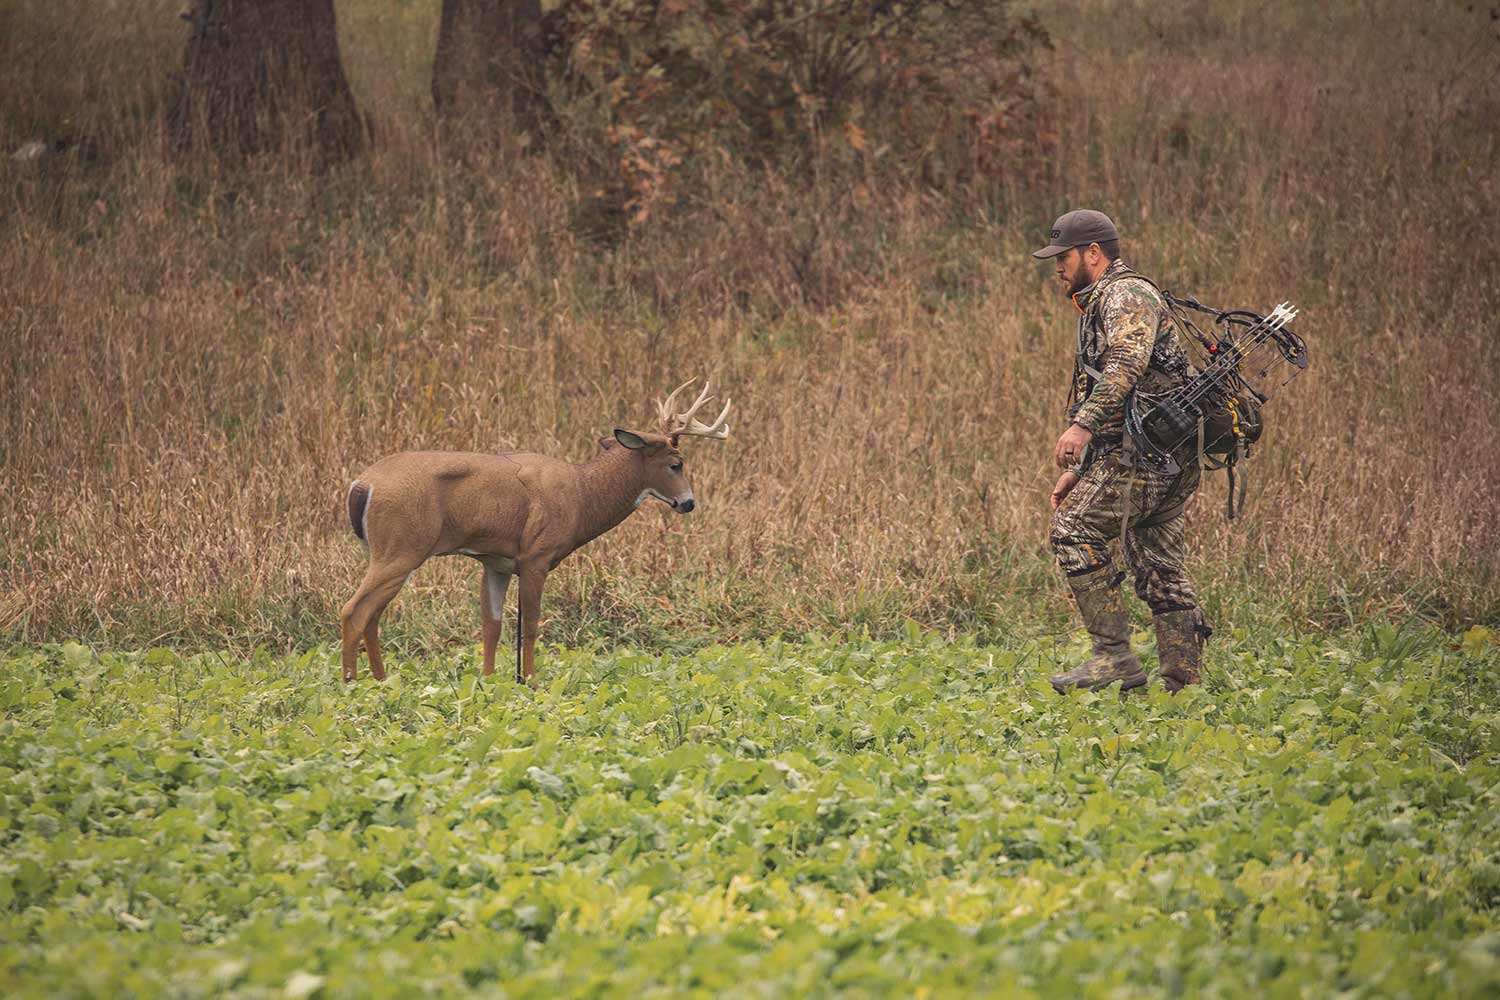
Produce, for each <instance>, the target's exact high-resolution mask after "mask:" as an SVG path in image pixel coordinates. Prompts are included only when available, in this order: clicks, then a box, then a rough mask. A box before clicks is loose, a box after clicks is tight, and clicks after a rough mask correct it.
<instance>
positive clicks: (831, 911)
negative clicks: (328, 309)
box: [0, 627, 1500, 997]
mask: <svg viewBox="0 0 1500 1000" xmlns="http://www.w3.org/2000/svg"><path fill="white" fill-rule="evenodd" d="M1138 638H1147V639H1148V640H1149V637H1139V636H1138ZM1144 645H1145V648H1146V649H1147V650H1149V649H1150V646H1149V641H1148V642H1146V643H1145V644H1144ZM1080 654H1081V649H1080V647H1078V646H1077V645H1076V644H1061V645H1058V644H1053V643H1051V642H1022V641H1021V640H1017V642H1016V644H1014V645H1009V646H998V647H981V646H976V645H974V644H972V643H967V642H963V641H959V642H949V641H945V640H942V639H939V638H937V637H935V636H929V635H925V634H922V633H920V632H919V631H918V630H917V629H916V628H915V627H913V628H911V629H909V630H908V633H907V635H906V637H905V639H904V640H902V641H899V642H889V643H876V642H870V641H863V640H859V639H851V640H845V641H840V642H832V641H808V642H804V643H799V644H796V645H791V644H786V645H780V644H776V643H769V644H764V645H746V646H736V647H710V648H706V649H702V650H700V651H698V652H696V653H692V654H689V655H682V656H655V655H645V654H635V653H628V652H611V653H600V652H598V651H569V650H551V651H548V652H547V653H545V654H544V657H543V660H542V670H543V672H542V675H541V676H542V680H543V684H544V686H543V688H542V689H540V690H537V691H532V690H529V689H525V688H520V687H518V686H516V685H515V684H513V683H511V682H509V681H507V680H504V679H503V678H502V677H500V676H498V675H497V676H496V677H493V678H487V679H486V678H478V677H476V676H475V673H474V669H473V658H472V656H471V655H469V654H468V653H465V654H463V655H456V654H455V655H453V656H449V657H444V656H437V657H431V658H427V659H414V660H411V659H409V660H405V661H400V660H398V661H397V662H395V664H394V666H395V672H394V674H393V676H392V678H391V679H390V680H389V681H387V682H386V683H384V684H380V685H377V684H374V683H372V682H370V681H368V680H366V681H363V682H361V683H359V684H357V685H355V686H352V687H344V686H343V685H342V684H340V683H339V682H338V681H337V679H336V675H337V672H338V671H337V664H336V659H337V657H336V651H329V650H326V649H320V650H316V651H313V652H311V653H307V654H305V655H296V656H290V657H278V656H273V655H271V654H268V653H257V654H255V655H251V656H248V657H247V656H243V655H237V656H232V655H228V654H223V655H218V654H214V653H203V654H197V655H184V654H182V653H177V652H172V651H168V650H164V649H157V650H149V651H142V652H102V653H100V652H95V651H92V650H90V649H87V648H85V647H83V646H79V645H74V644H70V645H66V646H60V647H46V648H32V649H22V650H18V651H13V652H12V653H11V654H9V655H8V656H7V657H6V658H5V660H4V666H3V673H0V711H3V721H0V847H3V851H0V992H3V993H4V994H6V995H9V996H111V997H118V996H128V995H138V996H144V995H153V996H154V995H168V996H183V997H188V996H202V995H226V994H227V995H234V996H245V997H251V996H290V997H308V996H315V995H316V996H325V997H355V996H359V997H379V996H410V995H415V994H422V993H445V994H447V993H464V992H468V991H474V992H479V993H487V994H490V995H504V996H537V997H541V996H547V997H551V996H557V995H581V996H621V997H623V996H695V995H701V996H708V995H727V996H765V997H772V996H777V997H779V996H786V995H814V996H816V995H830V994H835V993H838V994H842V995H851V996H862V995H899V996H960V995H973V994H976V993H980V994H986V995H1001V996H1064V995H1073V994H1074V992H1075V991H1082V992H1084V993H1086V994H1089V995H1110V996H1130V995H1161V994H1175V993H1183V994H1190V995H1198V996H1204V995H1207V996H1214V995H1246V994H1252V995H1264V996H1327V995H1330V994H1331V993H1332V992H1334V991H1337V990H1346V991H1350V993H1351V994H1352V995H1394V996H1400V995H1446V996H1486V995H1488V996H1493V995H1495V991H1496V990H1497V989H1500V911H1497V907H1500V801H1497V796H1500V744H1497V731H1500V714H1497V711H1496V708H1495V706H1496V704H1497V699H1496V695H1497V687H1500V684H1497V680H1496V678H1497V676H1500V653H1497V650H1496V646H1495V643H1494V641H1493V640H1492V638H1491V636H1490V635H1489V633H1488V632H1486V631H1485V630H1484V629H1479V628H1475V629H1472V630H1470V631H1469V632H1468V633H1467V634H1463V635H1451V636H1445V635H1441V634H1438V633H1432V632H1407V631H1393V630H1389V629H1377V630H1371V631H1366V632H1359V633H1355V632H1350V633H1344V634H1340V635H1335V636H1333V637H1328V638H1321V639H1308V640H1297V641H1291V640H1286V641H1275V640H1266V641H1258V640H1253V639H1251V638H1248V637H1246V636H1244V635H1237V636H1224V637H1221V638H1220V639H1216V640H1215V643H1214V647H1213V657H1212V662H1213V666H1214V672H1213V676H1212V677H1211V678H1210V682H1209V684H1208V685H1207V686H1205V687H1203V688H1199V689H1193V690H1190V691H1188V692H1187V693H1185V694H1184V695H1181V696H1178V697H1176V698H1172V697H1169V696H1168V695H1166V694H1165V693H1163V692H1162V691H1161V690H1160V688H1159V686H1156V685H1153V686H1152V688H1151V689H1150V691H1149V693H1147V694H1144V695H1139V696H1132V697H1131V698H1128V699H1123V700H1122V699H1120V698H1119V697H1118V696H1117V695H1113V694H1111V695H1109V696H1106V697H1100V696H1094V695H1083V696H1074V697H1071V698H1059V697H1057V696H1056V695H1054V694H1053V693H1052V691H1051V689H1050V688H1049V687H1047V685H1046V681H1045V678H1046V676H1047V675H1048V674H1049V673H1050V672H1051V671H1052V670H1055V669H1056V668H1057V667H1058V666H1059V664H1063V663H1067V662H1070V661H1073V660H1075V659H1076V658H1077V657H1078V656H1079V655H1080Z"/></svg>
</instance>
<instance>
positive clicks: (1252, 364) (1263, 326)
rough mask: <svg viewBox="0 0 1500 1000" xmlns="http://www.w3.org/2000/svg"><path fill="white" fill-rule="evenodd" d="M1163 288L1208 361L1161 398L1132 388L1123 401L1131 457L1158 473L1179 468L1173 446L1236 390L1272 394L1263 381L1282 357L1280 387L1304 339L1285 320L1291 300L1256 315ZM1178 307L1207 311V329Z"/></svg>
mask: <svg viewBox="0 0 1500 1000" xmlns="http://www.w3.org/2000/svg"><path fill="white" fill-rule="evenodd" d="M1162 294H1163V296H1164V298H1165V299H1166V302H1167V308H1168V309H1169V310H1171V313H1172V318H1173V321H1174V322H1175V323H1177V325H1178V326H1179V328H1185V329H1186V331H1187V332H1188V333H1189V334H1191V335H1192V336H1193V337H1194V338H1195V339H1196V340H1197V342H1198V344H1199V345H1200V346H1201V347H1202V348H1203V350H1204V352H1205V353H1206V356H1207V361H1206V363H1205V364H1204V365H1203V368H1202V370H1201V371H1199V372H1198V373H1197V374H1196V375H1193V376H1192V377H1191V378H1189V379H1188V380H1187V381H1186V382H1184V383H1183V384H1182V385H1180V386H1178V387H1177V388H1176V389H1173V390H1172V391H1171V392H1168V393H1167V394H1166V395H1164V396H1161V397H1160V398H1156V399H1147V398H1142V397H1140V396H1138V395H1137V394H1136V393H1134V392H1132V393H1131V394H1130V396H1129V397H1128V398H1127V399H1126V401H1125V433H1126V434H1127V435H1129V437H1130V439H1131V443H1132V444H1133V445H1134V447H1135V453H1136V461H1138V462H1141V463H1144V464H1145V465H1146V466H1148V467H1149V468H1151V469H1152V470H1153V471H1156V472H1159V473H1161V474H1163V475H1175V474H1176V473H1177V472H1178V471H1180V468H1181V467H1180V466H1179V465H1178V463H1177V460H1176V459H1175V458H1174V457H1173V453H1174V452H1176V451H1177V450H1178V449H1180V448H1181V447H1182V446H1183V445H1184V444H1185V443H1186V442H1187V440H1188V439H1189V438H1191V437H1194V436H1196V435H1197V434H1198V432H1199V426H1200V424H1201V422H1202V421H1203V419H1204V417H1205V416H1206V415H1208V414H1211V413H1215V412H1221V411H1222V410H1223V409H1224V408H1225V407H1227V406H1229V405H1230V404H1231V401H1232V400H1233V399H1234V397H1235V396H1236V395H1237V394H1238V393H1239V392H1241V390H1243V391H1245V392H1248V393H1249V394H1250V395H1251V396H1253V397H1254V398H1255V399H1256V401H1257V402H1260V403H1264V402H1265V401H1266V400H1267V399H1269V398H1270V395H1271V388H1272V387H1268V386H1267V384H1266V381H1267V378H1268V377H1269V375H1270V372H1271V369H1272V367H1273V366H1277V367H1279V363H1281V362H1285V363H1286V364H1289V365H1291V366H1292V369H1293V370H1292V373H1291V374H1290V375H1288V376H1287V377H1286V378H1285V379H1283V380H1282V381H1281V382H1280V383H1278V384H1277V385H1276V386H1275V387H1274V388H1278V389H1279V388H1280V387H1281V386H1283V385H1285V384H1286V383H1287V382H1290V381H1291V380H1292V379H1293V378H1295V377H1297V375H1299V374H1300V373H1301V372H1302V371H1303V370H1304V369H1305V368H1307V345H1306V344H1305V343H1303V341H1302V338H1301V337H1298V336H1297V335H1296V334H1295V333H1293V332H1292V330H1291V328H1290V327H1289V326H1288V325H1287V324H1288V323H1290V322H1291V321H1292V320H1293V319H1294V318H1295V317H1296V315H1297V310H1296V309H1294V308H1292V306H1291V304H1290V303H1287V302H1283V303H1281V305H1279V306H1277V307H1276V308H1275V309H1272V310H1271V312H1270V313H1269V314H1267V315H1265V316H1262V315H1260V314H1259V313H1255V312H1251V311H1249V310H1248V309H1214V308H1212V307H1210V306H1205V305H1203V304H1202V303H1200V302H1199V301H1198V300H1197V299H1193V298H1185V299H1179V298H1177V297H1175V296H1173V295H1172V294H1171V293H1170V292H1163V293H1162ZM1179 306H1181V307H1185V308H1188V309H1193V310H1196V311H1197V312H1201V313H1206V314H1208V315H1209V316H1212V317H1213V326H1214V329H1215V333H1214V335H1213V336H1210V335H1208V334H1205V333H1204V332H1203V331H1202V330H1200V329H1199V328H1198V327H1197V325H1196V324H1194V323H1193V322H1192V320H1191V319H1189V318H1187V317H1186V316H1183V315H1182V313H1181V311H1180V310H1179V308H1178V307H1179ZM1257 365H1258V366H1259V367H1258V369H1257ZM1252 380H1253V381H1252Z"/></svg>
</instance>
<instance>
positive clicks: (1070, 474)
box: [1050, 469, 1078, 510]
mask: <svg viewBox="0 0 1500 1000" xmlns="http://www.w3.org/2000/svg"><path fill="white" fill-rule="evenodd" d="M1077 485H1078V473H1076V472H1074V471H1073V470H1072V469H1069V470H1068V471H1067V472H1064V473H1063V474H1062V475H1061V476H1060V477H1059V478H1058V480H1057V485H1056V486H1054V487H1052V496H1051V498H1050V500H1051V503H1052V509H1053V510H1056V509H1057V508H1059V507H1061V506H1062V502H1063V501H1064V500H1066V499H1067V498H1068V494H1069V493H1072V492H1073V487H1075V486H1077Z"/></svg>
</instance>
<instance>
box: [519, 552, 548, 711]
mask: <svg viewBox="0 0 1500 1000" xmlns="http://www.w3.org/2000/svg"><path fill="white" fill-rule="evenodd" d="M520 575H521V593H520V601H519V604H520V614H521V639H520V641H521V676H520V677H518V678H517V680H519V681H521V682H523V683H525V684H531V683H533V678H534V677H535V676H536V637H537V633H538V632H539V631H540V630H539V628H538V626H539V625H540V624H541V614H542V587H544V586H545V585H546V583H547V569H546V568H545V566H538V565H531V566H522V567H521V571H520Z"/></svg>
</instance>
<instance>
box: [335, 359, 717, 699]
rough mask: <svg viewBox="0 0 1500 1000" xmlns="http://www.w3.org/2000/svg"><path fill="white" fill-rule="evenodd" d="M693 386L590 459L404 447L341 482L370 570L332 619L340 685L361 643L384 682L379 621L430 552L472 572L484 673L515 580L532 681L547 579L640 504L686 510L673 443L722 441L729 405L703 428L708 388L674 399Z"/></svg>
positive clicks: (519, 628) (352, 672) (686, 488)
mask: <svg viewBox="0 0 1500 1000" xmlns="http://www.w3.org/2000/svg"><path fill="white" fill-rule="evenodd" d="M695 381H697V380H696V379H690V380H689V381H687V382H684V383H683V384H682V385H680V386H678V387H677V388H676V389H674V390H672V392H671V393H670V394H668V396H667V398H666V399H665V400H660V401H658V402H657V413H658V417H659V420H660V432H659V433H654V434H653V433H637V432H635V431H629V430H622V429H616V430H615V432H614V434H613V435H611V436H608V437H602V438H600V439H599V447H600V449H601V450H600V452H599V454H597V455H595V456H594V457H593V459H591V460H590V461H588V462H584V463H581V464H577V465H575V464H572V463H569V462H565V461H562V460H560V459H556V458H548V457H547V456H545V455H537V454H533V453H530V452H511V453H507V454H484V453H477V452H452V451H407V452H401V453H399V454H396V455H391V456H390V457H388V458H384V459H381V460H380V461H379V462H376V463H375V464H374V465H372V466H370V467H369V468H367V469H365V470H364V471H363V472H361V473H360V474H359V477H358V478H357V479H355V480H354V482H353V483H352V484H351V485H350V486H349V495H348V501H349V523H350V525H351V526H352V527H353V529H354V534H355V535H356V536H357V537H358V538H359V539H360V540H361V541H362V542H364V543H365V546H366V548H367V549H368V550H369V554H370V565H369V568H368V569H367V570H366V571H365V576H364V579H363V580H362V581H360V585H359V589H358V590H357V591H355V593H354V596H353V597H352V598H350V599H349V602H348V603H347V604H345V605H344V608H343V612H342V614H341V616H340V625H341V632H340V639H341V642H342V647H343V648H342V652H343V661H344V663H343V666H344V680H346V681H352V680H355V679H356V678H357V677H358V676H359V650H360V645H361V642H363V645H364V649H365V651H366V652H367V653H368V654H369V658H370V673H371V675H372V676H374V677H375V679H376V680H381V679H383V678H384V677H385V667H384V665H383V664H382V662H381V658H380V624H379V623H380V615H381V612H383V611H384V610H385V608H386V606H387V605H388V604H390V602H391V600H392V599H393V598H395V596H396V594H397V593H398V592H399V591H400V590H401V586H402V584H404V583H405V582H406V578H407V577H408V576H410V575H411V574H412V572H413V571H414V570H416V568H417V567H418V566H421V565H422V564H423V563H424V562H426V561H427V560H428V559H431V558H432V557H433V556H452V555H459V556H468V557H470V558H472V559H475V560H477V561H478V562H479V563H480V564H481V565H482V566H483V567H484V576H483V582H482V583H481V585H480V590H479V608H480V617H481V620H482V623H483V638H484V647H483V648H484V667H483V669H484V672H485V673H486V674H490V673H493V672H494V670H495V646H496V644H497V643H498V642H499V639H500V631H501V620H502V619H501V613H502V609H503V607H504V604H505V594H506V591H507V590H508V589H509V587H510V579H511V577H512V576H516V577H519V578H520V579H519V587H520V595H519V601H518V607H517V609H516V615H517V622H516V633H517V659H516V680H517V681H522V682H526V683H531V682H532V679H533V677H534V676H535V674H536V660H535V652H536V639H537V628H538V625H539V623H540V611H541V606H542V588H543V586H544V585H545V583H546V580H547V574H548V573H549V572H551V571H552V570H553V569H554V568H556V566H557V564H558V563H560V562H562V561H563V560H564V559H565V558H567V556H568V555H569V554H570V553H572V552H573V551H574V550H575V549H577V548H579V547H580V546H582V545H584V544H586V543H588V542H590V541H592V540H593V539H595V538H597V537H599V536H600V535H602V534H604V533H605V532H606V531H608V530H609V529H611V528H613V527H614V526H615V525H617V524H619V523H620V522H621V521H623V520H625V518H627V517H629V516H630V513H631V512H632V511H634V510H635V509H636V508H637V507H639V506H640V505H641V504H642V503H644V502H645V501H646V500H647V499H648V498H652V497H654V498H656V499H658V500H661V501H663V502H664V503H666V504H668V505H669V506H670V507H671V508H672V509H673V510H675V511H677V512H678V513H679V514H686V513H688V512H690V511H691V510H692V509H693V507H694V501H693V487H692V484H691V483H690V482H689V481H688V477H687V473H686V471H685V469H684V467H683V459H682V452H681V451H679V450H678V444H679V443H680V441H681V439H682V438H684V437H708V438H718V439H720V440H722V439H724V438H727V437H728V436H729V426H728V424H727V423H726V422H725V421H726V420H727V419H728V417H729V407H730V402H729V400H728V399H726V400H725V401H724V408H723V410H722V411H721V412H720V413H719V415H718V417H717V418H715V419H714V421H713V422H712V423H704V422H702V421H700V420H698V419H697V417H696V415H697V413H698V411H699V410H701V409H702V408H703V407H704V406H705V405H706V404H707V403H708V402H709V401H710V400H711V399H712V398H713V397H712V396H710V395H709V388H710V387H709V383H708V381H705V382H704V385H703V391H702V392H700V393H699V394H698V397H697V398H696V399H695V400H694V401H693V402H692V403H691V404H690V405H688V406H686V407H679V405H678V402H677V399H678V396H679V394H681V393H682V391H683V390H684V389H687V388H688V387H689V386H690V385H692V384H693V382H695Z"/></svg>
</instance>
